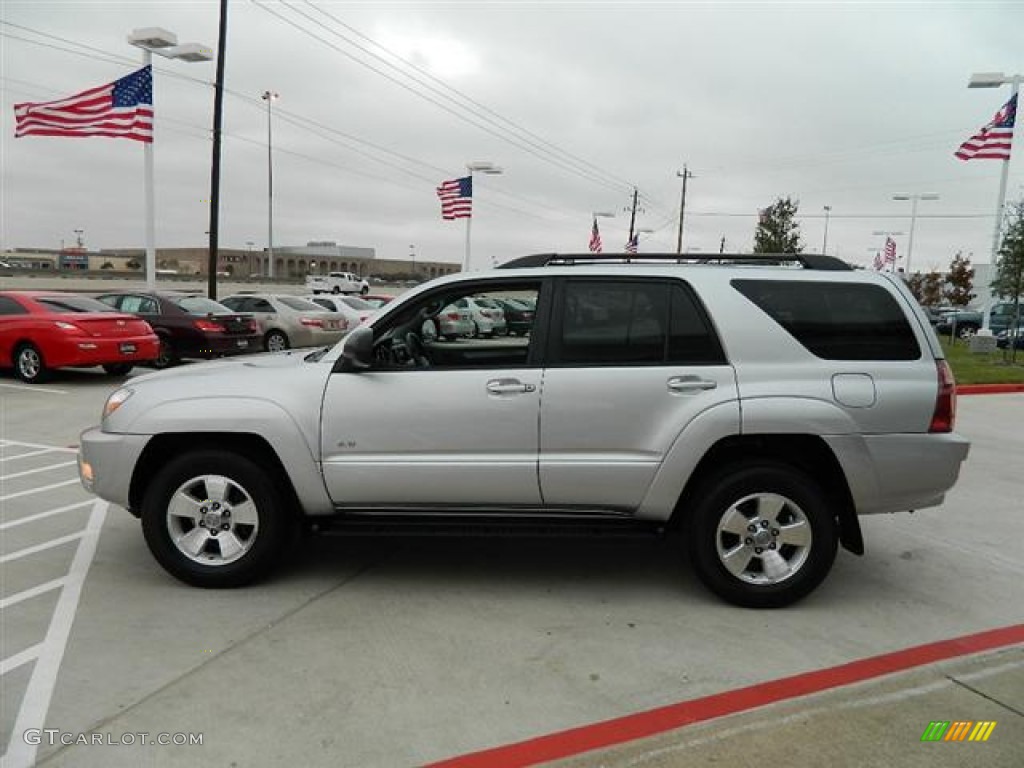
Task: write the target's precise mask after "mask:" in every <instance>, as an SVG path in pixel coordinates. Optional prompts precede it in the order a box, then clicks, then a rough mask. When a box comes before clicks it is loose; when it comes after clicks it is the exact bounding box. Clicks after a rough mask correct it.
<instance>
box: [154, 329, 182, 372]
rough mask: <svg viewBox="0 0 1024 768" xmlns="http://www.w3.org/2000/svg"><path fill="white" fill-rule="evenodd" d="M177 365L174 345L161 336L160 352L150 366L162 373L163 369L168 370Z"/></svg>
mask: <svg viewBox="0 0 1024 768" xmlns="http://www.w3.org/2000/svg"><path fill="white" fill-rule="evenodd" d="M177 364H178V353H177V352H176V351H175V350H174V345H173V344H172V343H171V341H170V339H165V338H164V337H163V336H161V337H160V352H159V353H158V355H157V358H156V359H155V360H153V361H152V362H151V363H150V365H152V366H153V367H154V368H156V369H157V370H158V371H162V370H164V369H165V368H170V367H172V366H174V365H177Z"/></svg>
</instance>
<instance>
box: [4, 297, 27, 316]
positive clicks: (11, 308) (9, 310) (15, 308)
mask: <svg viewBox="0 0 1024 768" xmlns="http://www.w3.org/2000/svg"><path fill="white" fill-rule="evenodd" d="M27 314H28V310H27V309H25V308H24V307H23V306H21V304H19V303H18V302H16V301H15V300H14V299H12V298H11V297H10V296H0V315H27Z"/></svg>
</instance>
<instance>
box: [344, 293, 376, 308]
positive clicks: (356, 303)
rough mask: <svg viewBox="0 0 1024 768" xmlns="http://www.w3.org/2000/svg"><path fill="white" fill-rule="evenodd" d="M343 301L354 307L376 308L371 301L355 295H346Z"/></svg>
mask: <svg viewBox="0 0 1024 768" xmlns="http://www.w3.org/2000/svg"><path fill="white" fill-rule="evenodd" d="M342 301H344V302H345V303H346V304H348V305H349V306H350V307H352V309H376V307H375V306H373V304H371V303H370V302H368V301H363V300H362V299H357V298H356V297H355V296H345V297H343V298H342Z"/></svg>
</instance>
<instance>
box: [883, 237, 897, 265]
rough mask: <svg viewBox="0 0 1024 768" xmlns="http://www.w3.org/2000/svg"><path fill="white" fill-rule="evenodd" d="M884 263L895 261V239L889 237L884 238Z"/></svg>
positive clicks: (893, 262)
mask: <svg viewBox="0 0 1024 768" xmlns="http://www.w3.org/2000/svg"><path fill="white" fill-rule="evenodd" d="M885 263H886V264H895V263H896V241H895V240H893V239H892V238H891V237H887V238H885Z"/></svg>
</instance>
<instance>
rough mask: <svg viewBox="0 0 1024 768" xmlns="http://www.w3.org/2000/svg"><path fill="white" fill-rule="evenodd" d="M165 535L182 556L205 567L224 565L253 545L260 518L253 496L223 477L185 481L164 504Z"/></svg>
mask: <svg viewBox="0 0 1024 768" xmlns="http://www.w3.org/2000/svg"><path fill="white" fill-rule="evenodd" d="M166 518H167V532H168V533H169V534H170V537H171V541H172V542H173V543H174V546H175V547H177V549H178V551H179V552H181V554H183V555H185V557H187V558H188V559H189V560H192V561H194V562H196V563H200V564H202V565H208V566H211V565H212V566H218V565H227V564H228V563H233V562H234V561H236V560H238V559H239V558H241V557H242V556H243V555H245V553H246V552H248V551H249V550H250V549H251V548H252V546H253V544H255V543H256V537H257V533H258V532H259V521H260V515H259V510H258V509H257V508H256V505H255V503H254V502H253V500H252V496H250V494H249V493H248V491H246V490H245V488H243V487H242V486H241V485H239V484H238V483H236V482H235V481H234V480H232V479H230V478H228V477H224V476H222V475H200V476H199V477H194V478H192V479H191V480H187V481H185V482H184V483H182V484H181V486H179V488H178V490H176V491H175V492H174V495H173V496H172V497H171V500H170V503H169V504H168V505H167V516H166Z"/></svg>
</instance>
